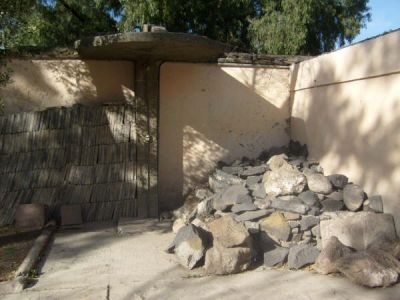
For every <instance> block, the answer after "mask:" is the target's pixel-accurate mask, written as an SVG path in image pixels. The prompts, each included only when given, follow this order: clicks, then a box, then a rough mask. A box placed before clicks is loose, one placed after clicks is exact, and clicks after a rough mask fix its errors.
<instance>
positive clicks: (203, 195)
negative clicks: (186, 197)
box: [195, 188, 212, 200]
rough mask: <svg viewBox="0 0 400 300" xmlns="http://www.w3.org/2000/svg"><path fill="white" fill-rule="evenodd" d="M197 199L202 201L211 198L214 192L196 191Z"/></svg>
mask: <svg viewBox="0 0 400 300" xmlns="http://www.w3.org/2000/svg"><path fill="white" fill-rule="evenodd" d="M195 195H196V197H197V198H198V199H200V200H204V199H206V198H210V197H211V196H212V192H211V191H210V190H209V189H203V188H201V189H196V193H195Z"/></svg>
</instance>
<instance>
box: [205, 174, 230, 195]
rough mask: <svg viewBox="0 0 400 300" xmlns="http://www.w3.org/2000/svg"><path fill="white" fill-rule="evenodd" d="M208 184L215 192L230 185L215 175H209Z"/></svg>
mask: <svg viewBox="0 0 400 300" xmlns="http://www.w3.org/2000/svg"><path fill="white" fill-rule="evenodd" d="M208 185H209V186H210V189H211V190H212V191H213V192H214V193H219V192H221V191H223V190H225V189H226V188H227V187H228V186H229V185H228V184H227V183H226V182H223V181H220V180H218V179H217V178H215V176H214V175H211V176H210V177H208Z"/></svg>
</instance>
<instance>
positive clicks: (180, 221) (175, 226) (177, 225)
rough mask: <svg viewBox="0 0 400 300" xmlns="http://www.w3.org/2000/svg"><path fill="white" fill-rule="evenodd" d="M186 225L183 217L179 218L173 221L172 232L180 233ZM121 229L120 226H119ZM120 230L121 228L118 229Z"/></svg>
mask: <svg viewBox="0 0 400 300" xmlns="http://www.w3.org/2000/svg"><path fill="white" fill-rule="evenodd" d="M184 226H186V222H185V220H184V219H182V218H177V219H176V220H175V221H174V223H172V232H173V233H178V231H179V229H181V228H182V227H184ZM118 229H119V228H118ZM118 232H119V230H118Z"/></svg>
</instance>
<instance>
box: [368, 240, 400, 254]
mask: <svg viewBox="0 0 400 300" xmlns="http://www.w3.org/2000/svg"><path fill="white" fill-rule="evenodd" d="M367 249H368V250H369V249H379V250H384V251H385V252H387V253H389V254H391V255H392V256H393V257H395V258H396V259H400V240H399V239H395V240H393V239H390V238H387V236H386V235H385V234H383V235H380V236H379V237H377V238H376V239H375V241H374V242H372V243H370V244H369V245H368V248H367Z"/></svg>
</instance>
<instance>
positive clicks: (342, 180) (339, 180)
mask: <svg viewBox="0 0 400 300" xmlns="http://www.w3.org/2000/svg"><path fill="white" fill-rule="evenodd" d="M328 179H329V181H330V182H331V183H332V185H333V186H334V187H335V188H337V189H343V188H344V187H345V186H346V184H347V182H348V181H349V179H348V178H347V177H346V176H344V175H342V174H332V175H329V176H328Z"/></svg>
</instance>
